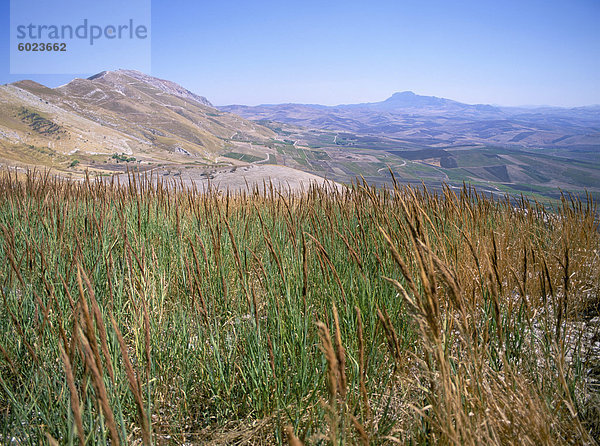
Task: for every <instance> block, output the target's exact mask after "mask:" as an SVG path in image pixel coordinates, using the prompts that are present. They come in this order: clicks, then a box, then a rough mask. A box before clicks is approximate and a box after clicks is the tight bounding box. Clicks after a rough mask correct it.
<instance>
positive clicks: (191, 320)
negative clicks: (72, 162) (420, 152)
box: [0, 172, 600, 445]
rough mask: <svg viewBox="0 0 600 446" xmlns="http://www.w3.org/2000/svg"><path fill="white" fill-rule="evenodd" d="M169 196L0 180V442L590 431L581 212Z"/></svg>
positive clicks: (406, 201)
mask: <svg viewBox="0 0 600 446" xmlns="http://www.w3.org/2000/svg"><path fill="white" fill-rule="evenodd" d="M161 178H163V177H161ZM121 184H123V183H121ZM177 184H178V183H177V181H173V182H172V183H168V184H166V183H162V182H160V183H157V182H156V180H154V181H153V182H150V180H149V179H148V178H145V177H139V176H130V177H129V180H128V181H127V183H126V184H125V185H122V186H118V187H117V186H116V185H115V184H114V183H111V181H110V179H108V180H107V179H106V178H104V179H103V180H95V179H90V180H88V181H82V182H78V181H72V182H69V181H66V180H62V179H59V178H54V177H52V176H50V175H49V174H34V173H30V174H29V175H23V176H17V175H16V174H15V173H9V172H3V173H1V174H0V257H1V258H2V259H4V261H2V262H0V282H1V283H0V293H1V299H0V444H39V443H45V444H111V445H115V444H150V443H153V444H206V443H212V444H282V443H283V444H286V443H287V444H292V445H298V444H398V443H400V444H432V443H435V444H438V443H439V444H456V445H459V444H461V445H462V444H518V445H522V444H525V445H540V444H567V443H568V444H593V443H594V438H598V436H599V435H600V423H599V422H598V420H599V419H600V402H599V389H598V387H599V382H598V375H599V370H600V364H599V360H598V358H599V356H600V355H599V350H600V349H599V348H598V345H599V342H600V341H599V339H600V338H599V335H598V327H599V326H600V322H599V321H600V320H599V317H598V316H599V306H600V297H599V291H600V252H599V245H600V233H599V231H598V220H597V216H598V214H597V209H596V207H595V205H594V204H593V203H592V202H591V201H583V202H581V201H579V200H576V199H571V198H570V197H566V198H563V200H562V204H561V205H560V206H558V207H557V208H556V209H544V208H543V207H542V206H541V205H537V204H536V203H530V202H527V201H521V202H520V203H518V205H515V203H514V202H510V200H508V199H507V200H505V201H492V200H490V199H488V198H485V197H484V196H482V195H478V194H477V193H476V192H475V191H474V190H472V189H463V190H462V191H461V190H454V189H449V188H445V189H443V191H441V192H440V193H439V194H438V195H433V194H432V193H430V192H428V191H426V190H422V189H410V188H403V187H402V188H401V187H396V188H395V189H374V188H371V187H369V186H368V185H366V184H354V185H353V186H352V187H349V188H343V189H342V188H338V187H328V186H327V185H320V186H319V185H313V186H312V187H311V188H310V189H309V190H307V191H305V192H303V193H292V192H287V190H288V189H286V190H281V191H279V190H277V189H276V188H274V187H265V188H260V189H259V188H255V189H254V190H253V191H246V192H243V191H242V192H240V193H237V194H235V195H232V194H226V193H225V194H224V193H217V192H216V191H215V192H210V191H208V192H204V193H200V192H197V191H194V190H192V189H182V188H179V187H178V186H177ZM179 184H181V183H179Z"/></svg>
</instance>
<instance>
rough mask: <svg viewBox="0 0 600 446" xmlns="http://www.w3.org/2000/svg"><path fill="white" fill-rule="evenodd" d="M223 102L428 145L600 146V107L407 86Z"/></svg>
mask: <svg viewBox="0 0 600 446" xmlns="http://www.w3.org/2000/svg"><path fill="white" fill-rule="evenodd" d="M219 108H220V109H221V110H224V111H228V112H232V113H236V114H238V115H240V116H243V117H245V118H247V119H250V120H254V121H261V120H266V121H277V122H282V123H286V124H293V125H298V126H302V127H307V128H317V129H324V130H335V131H346V132H354V133H358V134H365V135H378V136H387V137H391V138H396V139H402V140H405V141H408V142H413V143H415V144H424V145H432V144H439V145H453V146H456V145H460V144H472V143H477V144H497V145H505V146H528V147H564V146H569V147H580V148H582V149H583V150H587V149H590V148H591V149H593V148H594V147H595V148H600V107H578V108H571V109H565V108H552V107H544V108H539V109H538V108H534V109H530V108H511V107H495V106H491V105H485V104H475V105H470V104H463V103H461V102H457V101H453V100H450V99H444V98H438V97H435V96H421V95H417V94H415V93H413V92H411V91H404V92H400V93H395V94H393V95H392V96H391V97H390V98H388V99H386V100H384V101H381V102H371V103H362V104H345V105H336V106H322V105H307V104H281V105H274V104H269V105H258V106H253V107H251V106H244V105H230V106H224V107H219Z"/></svg>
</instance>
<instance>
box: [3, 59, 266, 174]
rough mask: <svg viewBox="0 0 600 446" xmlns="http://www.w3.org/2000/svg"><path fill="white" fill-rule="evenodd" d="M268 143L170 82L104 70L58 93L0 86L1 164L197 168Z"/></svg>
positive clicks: (258, 129) (254, 129)
mask: <svg viewBox="0 0 600 446" xmlns="http://www.w3.org/2000/svg"><path fill="white" fill-rule="evenodd" d="M274 136H275V135H274V133H273V132H272V131H271V130H269V129H267V128H265V127H263V126H261V125H259V124H256V123H253V122H250V121H247V120H245V119H243V118H241V117H239V116H236V115H233V114H231V113H228V112H224V111H220V110H217V109H215V108H214V107H213V106H212V105H211V103H210V102H209V101H208V100H207V99H206V98H204V97H202V96H198V95H196V94H194V93H192V92H190V91H189V90H187V89H185V88H183V87H182V86H180V85H178V84H176V83H174V82H171V81H166V80H162V79H158V78H155V77H151V76H148V75H145V74H143V73H140V72H136V71H130V70H118V71H104V72H102V73H99V74H97V75H94V76H92V77H90V78H88V79H74V80H73V81H71V82H69V83H68V84H66V85H63V86H61V87H58V88H47V87H45V86H43V85H40V84H38V83H36V82H33V81H20V82H16V83H13V84H9V85H3V86H0V160H1V159H3V160H5V161H7V162H9V163H10V161H15V162H16V161H18V162H20V163H24V164H35V165H44V166H48V167H55V168H64V167H68V166H70V165H71V164H72V163H73V162H79V161H80V159H84V160H86V161H88V162H90V163H91V164H94V163H96V162H98V163H102V162H103V161H104V160H105V159H106V158H107V156H109V157H110V156H113V155H116V156H122V157H124V156H127V157H128V158H127V159H134V158H135V159H137V160H140V159H142V160H146V161H152V160H153V161H158V162H159V161H185V162H194V163H197V164H200V165H202V164H210V163H214V162H215V161H216V159H217V158H218V156H219V155H221V154H223V153H227V152H230V151H236V150H238V149H239V147H240V146H243V147H246V146H250V143H252V144H254V145H257V146H260V144H262V143H266V142H268V141H270V140H271V138H273V137H274ZM73 157H77V160H74V159H73Z"/></svg>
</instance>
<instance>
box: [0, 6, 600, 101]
mask: <svg viewBox="0 0 600 446" xmlns="http://www.w3.org/2000/svg"><path fill="white" fill-rule="evenodd" d="M18 1H26V0H18ZM82 1H89V0H82ZM0 4H1V5H2V6H1V8H0V51H1V54H2V57H1V58H0V83H7V82H13V81H16V80H19V79H23V78H30V79H33V80H36V81H38V82H41V83H44V84H46V85H49V86H56V85H60V84H63V83H65V82H67V81H68V80H70V79H71V78H73V77H75V75H73V74H72V75H52V76H50V75H30V76H29V75H10V74H9V57H8V54H9V37H8V36H9V34H8V27H9V14H8V11H9V1H8V0H0ZM151 33H152V35H151V37H152V65H151V66H152V70H151V73H150V74H152V75H154V76H158V77H162V78H166V79H169V80H173V81H175V82H178V83H180V84H182V85H183V86H185V87H186V88H188V89H190V90H192V91H194V92H195V93H198V94H201V95H204V96H206V97H207V98H208V99H209V100H211V101H212V102H213V103H215V104H218V105H224V104H233V103H237V104H249V105H254V104H259V103H280V102H302V103H321V104H339V103H354V102H367V101H378V100H383V99H385V98H387V97H389V96H390V95H391V94H392V93H394V92H396V91H404V90H412V91H414V92H416V93H418V94H423V95H434V96H440V97H446V98H450V99H455V100H459V101H462V102H467V103H489V104H499V105H532V104H538V105H540V104H543V105H560V106H579V105H589V104H600V0H570V1H566V0H560V1H557V0H544V1H538V0H533V1H529V0H520V1H513V0H510V1H487V0H478V1H475V0H469V1H448V0H444V1H428V0H414V1H412V0H411V1H404V0H362V1H353V0H344V1H338V0H330V1H327V0H319V1H314V0H300V1H295V0H277V1H275V0H251V1H248V0H246V1H241V0H239V1H233V0H220V1H219V0H216V1H215V0H211V1H205V0H195V1H182V0H153V1H152V30H151ZM115 68H127V67H106V66H98V67H97V70H96V71H102V70H105V69H115ZM90 74H93V73H79V74H78V76H79V77H82V76H84V75H90Z"/></svg>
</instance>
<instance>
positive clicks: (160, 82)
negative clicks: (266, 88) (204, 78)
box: [88, 69, 213, 107]
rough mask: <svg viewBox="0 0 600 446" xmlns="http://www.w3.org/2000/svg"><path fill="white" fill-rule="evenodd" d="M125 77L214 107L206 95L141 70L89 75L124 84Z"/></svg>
mask: <svg viewBox="0 0 600 446" xmlns="http://www.w3.org/2000/svg"><path fill="white" fill-rule="evenodd" d="M124 77H126V78H130V80H131V79H135V80H137V81H139V82H143V83H145V84H148V85H150V86H152V87H154V88H156V89H158V90H160V91H162V92H164V93H167V94H171V95H173V96H178V97H180V98H183V99H187V100H192V101H195V102H199V103H200V104H202V105H205V106H207V107H213V105H212V104H211V103H210V101H209V100H208V99H206V98H205V97H204V96H200V95H197V94H195V93H192V92H191V91H189V90H188V89H186V88H184V87H182V86H181V85H179V84H176V83H175V82H172V81H168V80H165V79H160V78H158V77H154V76H150V75H148V74H145V73H142V72H141V71H136V70H126V69H119V70H115V71H101V72H100V73H97V74H94V75H93V76H90V77H88V80H90V81H95V80H100V79H102V80H104V81H106V82H109V83H114V84H122V83H123V82H126V81H127V80H126V79H123V78H124Z"/></svg>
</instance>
